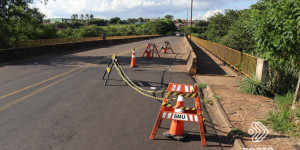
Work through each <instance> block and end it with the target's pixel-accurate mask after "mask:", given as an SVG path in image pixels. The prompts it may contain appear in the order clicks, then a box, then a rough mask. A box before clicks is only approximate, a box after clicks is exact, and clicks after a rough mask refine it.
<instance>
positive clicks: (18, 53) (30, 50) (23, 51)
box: [0, 36, 160, 63]
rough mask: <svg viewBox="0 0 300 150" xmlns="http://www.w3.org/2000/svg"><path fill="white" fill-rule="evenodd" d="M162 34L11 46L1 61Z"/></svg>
mask: <svg viewBox="0 0 300 150" xmlns="http://www.w3.org/2000/svg"><path fill="white" fill-rule="evenodd" d="M156 37H160V36H144V37H134V38H125V39H111V40H94V41H84V42H73V43H62V44H50V45H43V46H33V47H25V48H11V49H2V50H0V63H1V62H2V63H3V62H10V61H16V60H21V59H26V58H32V57H37V56H42V55H48V54H58V53H65V52H71V51H76V50H85V49H89V48H100V47H103V46H109V45H113V44H122V43H128V42H134V41H139V40H145V39H150V38H156Z"/></svg>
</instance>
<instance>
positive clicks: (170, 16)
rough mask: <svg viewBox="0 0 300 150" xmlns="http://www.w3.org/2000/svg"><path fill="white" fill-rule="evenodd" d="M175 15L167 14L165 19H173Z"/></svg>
mask: <svg viewBox="0 0 300 150" xmlns="http://www.w3.org/2000/svg"><path fill="white" fill-rule="evenodd" d="M173 18H174V17H173V15H165V19H170V20H173Z"/></svg>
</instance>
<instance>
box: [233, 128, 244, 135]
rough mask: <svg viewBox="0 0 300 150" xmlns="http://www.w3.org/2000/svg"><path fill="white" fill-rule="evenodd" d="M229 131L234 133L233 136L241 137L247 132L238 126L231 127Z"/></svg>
mask: <svg viewBox="0 0 300 150" xmlns="http://www.w3.org/2000/svg"><path fill="white" fill-rule="evenodd" d="M231 132H232V133H233V134H234V135H235V136H238V137H243V136H246V135H247V133H245V132H244V131H243V130H241V129H239V128H233V129H232V130H231Z"/></svg>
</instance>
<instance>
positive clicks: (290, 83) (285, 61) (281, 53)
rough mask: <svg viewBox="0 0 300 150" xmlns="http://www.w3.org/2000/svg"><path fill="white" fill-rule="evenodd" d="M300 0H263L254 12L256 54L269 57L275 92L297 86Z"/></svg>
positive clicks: (299, 69)
mask: <svg viewBox="0 0 300 150" xmlns="http://www.w3.org/2000/svg"><path fill="white" fill-rule="evenodd" d="M299 6H300V1H299V0H280V1H277V0H261V1H260V2H259V3H258V4H257V5H254V6H253V8H254V9H252V12H251V14H250V19H251V20H250V23H251V28H252V30H253V39H254V43H255V51H254V52H255V54H256V55H258V56H260V57H263V58H264V59H266V60H268V64H269V66H270V68H271V69H270V70H269V72H268V82H267V87H268V90H270V91H271V92H273V93H277V94H285V93H287V92H288V91H293V90H295V87H296V85H297V80H298V75H299V74H300V67H299V66H297V62H300V36H299V35H300V7H299Z"/></svg>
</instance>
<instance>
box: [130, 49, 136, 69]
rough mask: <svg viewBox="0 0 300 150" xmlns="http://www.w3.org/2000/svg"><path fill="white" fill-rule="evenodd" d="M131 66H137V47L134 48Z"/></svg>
mask: <svg viewBox="0 0 300 150" xmlns="http://www.w3.org/2000/svg"><path fill="white" fill-rule="evenodd" d="M130 67H137V66H136V57H135V48H134V49H133V50H132V56H131V65H130Z"/></svg>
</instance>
